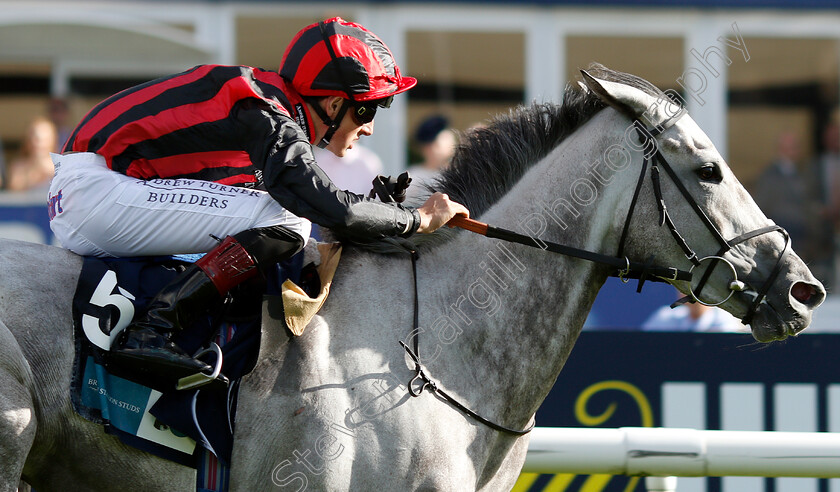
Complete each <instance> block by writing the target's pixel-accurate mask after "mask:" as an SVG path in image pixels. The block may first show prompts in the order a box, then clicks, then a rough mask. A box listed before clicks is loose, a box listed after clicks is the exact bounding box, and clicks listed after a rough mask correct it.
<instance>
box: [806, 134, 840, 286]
mask: <svg viewBox="0 0 840 492" xmlns="http://www.w3.org/2000/svg"><path fill="white" fill-rule="evenodd" d="M821 138H822V144H823V148H822V153H821V154H820V155H819V156H818V157H817V158H816V159H815V160H814V162H813V163H812V168H811V177H812V179H813V184H812V188H813V189H814V190H815V192H816V196H817V199H818V200H819V204H820V205H821V206H822V216H823V219H824V220H823V223H822V229H823V230H822V231H821V233H822V237H823V238H824V240H825V241H827V244H826V249H825V251H824V253H825V255H824V257H822V258H815V259H814V262H813V263H812V265H811V268H812V270H814V269H815V270H817V271H818V272H815V273H816V274H817V277H819V278H821V279H823V282H824V283H825V284H826V287H831V286H833V285H834V282H835V280H836V276H837V274H836V270H835V269H836V262H837V260H836V258H835V256H836V253H837V238H836V234H837V233H836V232H835V231H837V229H838V224H840V125H838V124H837V123H836V122H831V123H829V124H828V125H827V126H826V127H825V128H824V129H823V132H822V135H821ZM829 248H830V249H829ZM820 275H822V277H821V276H820Z"/></svg>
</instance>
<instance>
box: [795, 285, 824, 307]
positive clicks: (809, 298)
mask: <svg viewBox="0 0 840 492" xmlns="http://www.w3.org/2000/svg"><path fill="white" fill-rule="evenodd" d="M790 295H792V296H793V298H794V299H796V300H797V301H799V302H801V303H802V304H804V305H806V306H811V305H815V304H819V303H820V302H821V301H822V294H820V291H819V290H818V289H817V288H816V287H815V286H813V285H811V284H806V283H805V282H796V283H795V284H793V287H791V289H790Z"/></svg>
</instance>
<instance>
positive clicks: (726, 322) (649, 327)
mask: <svg viewBox="0 0 840 492" xmlns="http://www.w3.org/2000/svg"><path fill="white" fill-rule="evenodd" d="M678 294H679V296H680V297H682V294H680V293H679V292H678ZM642 330H643V331H693V332H706V333H720V332H748V331H749V328H748V327H747V326H745V325H744V324H743V323H741V321H740V320H739V319H738V318H736V317H735V316H732V315H731V314H729V313H728V312H726V311H724V310H723V309H720V308H717V307H713V306H706V305H703V304H700V303H699V302H695V303H685V304H682V305H680V306H677V307H675V308H673V309H671V307H670V306H662V307H661V308H659V309H657V310H656V311H654V312H653V314H651V315H650V317H649V318H648V319H647V320H645V322H644V323H642Z"/></svg>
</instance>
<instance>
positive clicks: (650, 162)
mask: <svg viewBox="0 0 840 492" xmlns="http://www.w3.org/2000/svg"><path fill="white" fill-rule="evenodd" d="M683 114H685V111H681V112H680V113H679V114H677V115H676V116H675V117H673V118H671V119H670V120H669V121H668V122H666V123H667V124H666V125H657V126H656V127H654V128H653V129H648V128H647V127H645V126H644V124H643V123H641V121H639V120H638V119H636V120H634V121H633V125H634V127H635V130H636V133H637V135H638V136H639V139H640V140H641V141H642V143H643V144H645V145H646V144H648V143H652V144H653V148H654V149H655V151H654V152H652V153H648V152H646V153H645V155H644V160H643V162H642V169H641V173H640V174H639V180H638V181H637V183H636V188H635V191H634V193H633V198H632V200H631V202H630V208H629V210H628V212H627V217H626V219H625V221H624V227H623V229H622V232H621V239H620V240H619V245H618V253H617V254H616V256H610V255H605V254H601V253H596V252H592V251H588V250H584V249H580V248H575V247H571V246H567V245H563V244H558V243H553V242H549V241H543V240H541V239H538V238H534V237H532V236H528V235H525V234H520V233H517V232H514V231H510V230H507V229H502V228H498V227H493V226H491V225H488V224H485V223H483V222H479V221H477V220H473V219H470V218H467V217H464V216H460V215H459V216H456V217H455V218H453V219H452V220H450V221H449V222H448V223H447V225H448V226H450V227H459V228H461V229H466V230H468V231H471V232H474V233H476V234H480V235H482V236H486V237H488V238H494V239H500V240H502V241H506V242H512V243H517V244H522V245H525V246H529V247H534V248H539V249H542V250H545V251H550V252H552V253H557V254H561V255H565V256H571V257H574V258H580V259H583V260H587V261H591V262H594V263H599V264H603V265H606V266H608V267H610V269H611V270H610V274H609V275H610V276H614V277H618V278H619V279H621V280H622V281H623V282H625V283H626V282H627V281H628V280H629V279H631V278H632V279H638V281H639V283H638V288H637V291H638V292H641V289H642V285H643V284H644V282H645V281H646V280H650V281H652V282H666V283H671V282H674V281H687V282H689V292H690V295H688V296H686V297H684V298H682V299H680V300H679V301H677V302H676V303H674V305H677V304H681V303H684V302H699V303H701V304H705V305H709V306H717V305H720V304H723V303H724V302H726V301H727V300H729V298H730V297H732V295H733V294H734V293H735V292H742V291H745V290H746V284H745V283H744V282H742V281H740V280H738V275H737V272H736V270H735V267H734V265H732V263H731V262H730V261H729V260H727V259H725V258H724V255H725V254H726V253H727V252H728V251H729V250H731V249H732V248H733V247H734V246H736V245H738V244H740V243H742V242H744V241H747V240H749V239H752V238H755V237H758V236H761V235H763V234H767V233H771V232H779V233H781V234H782V236H784V239H785V246H784V249H783V250H782V253H781V254H780V255H779V258H778V260H777V261H776V265H775V266H774V268H773V270H772V271H771V273H770V275H769V276H768V277H767V279H766V280H765V282H764V284H763V285H762V286H761V287H760V288H759V289H758V290H757V291H750V292H749V293H751V294H753V295H754V296H755V298H754V299H753V301H752V304H751V305H750V308H749V309H748V311H747V313H746V314H745V315H744V317H743V318H742V319H741V321H742V323H743V324H745V325H746V324H749V323H750V322H751V321H752V318H753V316H754V315H755V313H756V311H757V310H758V308H759V306H760V305H761V304H762V303H764V302H766V296H767V293H768V292H769V290H770V287H771V286H772V284H773V282H774V281H775V280H776V278H777V277H778V275H779V273H780V272H781V269H782V265H783V264H784V260H785V258H787V256H788V253H789V252H790V235H789V234H788V233H787V231H785V230H784V229H783V228H782V227H780V226H778V225H775V224H771V225H768V226H765V227H761V228H758V229H755V230H752V231H750V232H746V233H744V234H741V235H739V236H736V237H734V238H732V239H729V240H727V239H725V238H724V237H723V234H722V233H721V232H720V230H719V229H718V228H717V226H715V225H714V223H713V222H712V221H711V219H709V217H708V215H706V213H705V212H704V211H703V209H701V208H700V206H699V205H698V203H697V202H696V201H695V200H694V197H692V196H691V194H690V193H689V191H688V189H687V188H686V187H685V185H684V184H683V183H682V182H681V181H680V179H679V177H678V176H677V174H676V172H674V170H673V168H672V167H671V166H670V165H669V164H668V161H667V160H666V159H665V157H664V156H663V155H662V154H661V152H660V151H659V149H658V147H657V146H656V141H655V139H656V137H657V136H658V135H659V134H661V133H662V132H663V131H665V130H666V129H667V128H670V127H671V126H672V125H673V124H674V123H676V121H677V120H678V119H679V118H680V117H681V116H682V115H683ZM648 167H650V176H651V178H650V180H651V185H652V186H653V192H654V196H655V198H656V202H657V207H658V209H659V225H660V226H662V225H667V226H668V229H669V231H670V232H671V235H672V236H673V238H674V240H675V241H676V242H677V244H678V245H679V247H680V249H682V250H683V253H684V254H685V257H686V259H688V260H689V261H690V262H691V264H692V266H691V268H690V269H689V270H687V271H686V270H680V269H678V268H676V267H663V266H657V265H655V264H654V259H655V258H654V257H653V256H651V257H650V258H649V259H648V260H647V261H645V262H644V263H639V262H634V261H630V259H629V258H628V257H627V256H624V254H623V253H624V248H625V243H626V241H627V237H628V234H629V231H630V222H631V220H632V218H633V213H634V211H635V208H636V204H637V202H638V198H639V195H640V193H641V190H642V185H643V184H644V181H645V175H646V174H647V168H648ZM662 170H664V171H665V173H666V174H667V175H668V176H669V177H670V179H671V181H672V182H673V183H674V184H675V185H676V187H677V189H678V190H679V191H680V193H681V194H682V195H683V197H684V198H685V200H686V201H687V202H688V203H689V204H690V205H691V207H692V209H693V210H694V212H695V213H696V215H697V216H698V217H699V218H700V220H701V222H702V223H703V225H704V226H705V227H706V229H707V230H708V231H709V232H710V233H711V234H712V236H714V238H715V240H716V241H717V243H718V244H719V245H720V249H718V250H717V252H716V253H715V254H713V255H710V256H705V257H703V258H699V257H698V255H697V253H696V252H695V251H694V250H693V249H692V248H691V247H690V246H689V244H688V242H687V241H686V240H685V238H683V236H682V235H681V234H680V232H679V230H678V229H677V227H676V225H675V224H674V222H673V220H671V216H670V214H669V213H668V209H667V207H666V206H665V200H664V197H663V195H662V189H661V177H660V174H661V172H662ZM409 251H410V253H411V266H412V275H413V282H414V319H413V322H414V330H413V331H412V335H413V338H414V342H413V348H409V347H408V345H407V344H405V343H404V342H402V341H400V342H399V343H400V346H402V347H403V349H404V350H405V351H406V353H408V355H409V357H410V358H411V359H412V360H413V361H414V365H415V367H414V371H415V373H414V377H412V378H411V381H409V383H408V392H409V394H410V395H411V396H412V397H418V396H420V394H422V393H423V391H424V390H425V389H429V391H431V392H432V393H434V394H436V395H439V396H440V397H441V398H443V399H444V400H445V401H447V402H449V403H450V404H451V405H453V406H454V407H456V408H457V409H459V410H460V411H461V412H463V413H464V414H466V415H468V416H469V417H471V418H473V419H475V420H477V421H478V422H481V423H482V424H484V425H486V426H488V427H490V428H491V429H494V430H497V431H500V432H504V433H507V434H512V435H514V436H522V435H525V434H527V433H529V432H531V430H532V429H533V428H534V425H535V421H534V419H533V417H532V418H531V421H530V423H529V424H528V426H527V427H526V428H524V429H522V430H518V429H512V428H509V427H505V426H503V425H500V424H497V423H495V422H493V421H491V420H488V419H486V418H484V417H482V416H481V415H479V414H478V413H476V412H474V411H473V410H470V409H469V408H468V407H467V406H466V405H464V404H462V403H461V402H459V401H458V400H457V399H455V398H453V397H452V396H451V395H449V394H448V393H447V392H446V391H445V390H443V389H442V388H441V387H440V385H439V384H438V383H436V382H435V381H434V380H432V379H431V377H430V376H429V375H428V372H427V371H426V369H425V368H424V367H423V365H422V363H421V361H420V346H419V344H420V341H419V338H420V337H419V335H420V328H419V326H420V323H419V301H418V291H417V260H418V258H419V256H418V254H417V252H416V251H415V250H414V249H413V248H412V249H410V250H409ZM705 261H708V262H710V264H709V267H708V268H707V269H706V271H705V272H704V273H703V276H702V277H701V279H700V282H699V283H698V285H697V287H696V288H693V287H692V286H691V280H692V278H693V275H694V269H695V268H696V267H699V266H700V265H701V264H702V263H703V262H705ZM719 263H723V264H725V265H727V266H728V267H729V269H730V270H731V272H732V275H733V280H732V281H731V282H730V283H729V286H728V288H729V291H730V292H729V295H728V296H727V297H726V298H725V299H723V300H722V301H719V302H716V303H710V302H704V301H702V300H700V298H699V295H700V292H701V291H702V289H703V287H704V286H705V285H706V283H707V282H708V280H709V278H710V277H711V275H712V271H713V270H714V268H715V267H716V266H717V265H718V264H719ZM745 293H746V292H745ZM416 382H419V383H420V384H419V388H418V389H416V390H415V388H414V387H415V386H416V385H415V383H416Z"/></svg>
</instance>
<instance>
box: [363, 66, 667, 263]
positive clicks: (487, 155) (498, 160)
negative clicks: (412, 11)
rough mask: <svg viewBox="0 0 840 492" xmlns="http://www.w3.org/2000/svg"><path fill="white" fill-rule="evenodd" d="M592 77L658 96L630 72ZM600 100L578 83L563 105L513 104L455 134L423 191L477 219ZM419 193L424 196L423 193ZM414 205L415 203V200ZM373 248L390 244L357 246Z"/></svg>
mask: <svg viewBox="0 0 840 492" xmlns="http://www.w3.org/2000/svg"><path fill="white" fill-rule="evenodd" d="M587 72H588V73H589V74H591V75H592V76H594V77H596V78H598V79H602V80H607V81H612V82H619V83H622V84H626V85H630V86H632V87H636V88H638V89H641V90H643V91H645V92H647V93H649V94H652V95H657V96H663V93H662V92H661V91H660V90H659V89H658V88H656V87H655V86H654V85H653V84H651V83H650V82H648V81H646V80H644V79H642V78H640V77H637V76H635V75H631V74H627V73H622V72H617V71H614V70H610V69H608V68H606V67H604V66H603V65H600V64H597V63H596V64H592V65H591V66H590V67H589V68H588V69H587ZM605 107H606V104H605V103H604V102H603V101H602V100H601V99H600V98H599V97H598V96H597V95H596V94H594V93H593V92H592V91H589V90H587V89H585V88H583V87H581V86H579V85H578V84H567V85H566V87H565V90H564V93H563V103H562V105H558V104H555V103H536V102H534V103H532V104H531V105H528V106H525V105H523V106H519V107H516V108H513V109H511V110H510V111H509V112H508V113H506V114H501V115H498V116H496V117H495V118H493V119H492V120H491V121H490V122H489V123H488V124H487V125H484V126H477V127H475V128H473V129H470V130H468V131H466V132H464V133H462V134H461V135H460V137H461V138H460V143H459V145H458V147H457V149H456V151H455V155H454V157H453V158H452V163H451V164H450V165H449V167H447V168H446V170H444V171H443V172H442V173H441V175H440V177H438V178H437V179H436V180H435V181H433V182H432V183H430V184H428V185H426V188H427V191H428V192H429V194H430V193H432V192H436V191H439V192H442V193H446V194H448V195H449V197H450V198H451V199H453V200H455V201H457V202H459V203H462V204H464V205H465V206H466V207H467V209H469V210H470V214H471V216H473V217H480V216H481V215H482V214H483V213H484V212H486V211H487V210H488V209H489V208H490V207H492V206H493V204H495V203H496V202H497V201H499V200H500V199H501V198H502V197H503V196H504V195H505V194H506V193H507V192H508V191H509V190H510V188H511V187H512V186H513V185H514V184H516V183H517V182H518V181H519V179H520V178H521V177H522V176H523V175H524V174H525V173H526V172H527V171H528V169H530V168H531V166H533V165H534V164H536V163H537V162H539V161H540V160H542V159H543V158H544V157H545V156H546V155H548V153H549V152H551V150H553V149H554V148H556V147H557V146H558V145H559V144H560V143H561V142H562V141H563V140H564V139H566V137H568V136H569V135H571V134H572V133H574V132H575V131H576V130H577V129H578V128H579V127H581V126H582V125H583V124H584V123H586V122H587V121H589V119H590V118H592V117H593V116H594V115H595V114H596V113H598V112H599V111H601V110H602V109H604V108H605ZM424 196H425V195H424ZM415 205H420V204H419V203H418V204H415ZM452 234H453V231H452V230H451V229H449V228H448V227H442V228H441V229H439V230H438V231H437V232H435V233H434V234H416V235H414V236H413V237H412V238H411V243H412V244H413V245H415V246H417V247H418V248H421V249H424V248H427V247H433V246H434V245H437V244H439V243H441V242H443V241H446V240H447V238H449V237H450V236H451V235H452ZM362 247H364V248H365V249H370V250H373V251H376V252H381V253H384V252H392V251H393V244H392V243H391V242H390V241H388V242H377V243H373V244H367V245H362Z"/></svg>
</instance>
